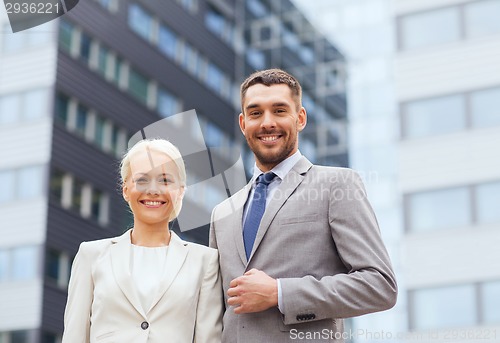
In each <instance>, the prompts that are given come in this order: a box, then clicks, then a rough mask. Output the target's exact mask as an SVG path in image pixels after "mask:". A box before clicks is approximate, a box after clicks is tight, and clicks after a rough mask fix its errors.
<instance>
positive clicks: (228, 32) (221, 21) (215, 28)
mask: <svg viewBox="0 0 500 343" xmlns="http://www.w3.org/2000/svg"><path fill="white" fill-rule="evenodd" d="M205 26H206V27H207V28H208V29H209V30H210V31H211V32H212V33H214V34H215V35H216V36H218V37H219V38H221V39H222V40H223V41H225V42H226V43H228V44H232V43H233V34H234V28H233V24H232V23H231V21H230V20H229V19H228V18H226V17H225V16H224V15H223V14H221V13H220V12H219V11H217V10H216V9H214V8H213V7H211V6H209V8H208V9H207V13H206V14H205Z"/></svg>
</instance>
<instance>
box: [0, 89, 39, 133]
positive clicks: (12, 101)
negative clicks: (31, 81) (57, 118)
mask: <svg viewBox="0 0 500 343" xmlns="http://www.w3.org/2000/svg"><path fill="white" fill-rule="evenodd" d="M48 99H49V92H48V89H47V88H41V89H33V90H30V91H27V92H23V93H15V94H8V95H4V96H0V125H2V124H13V123H16V122H21V121H34V120H37V119H39V118H42V117H44V116H46V115H47V111H48Z"/></svg>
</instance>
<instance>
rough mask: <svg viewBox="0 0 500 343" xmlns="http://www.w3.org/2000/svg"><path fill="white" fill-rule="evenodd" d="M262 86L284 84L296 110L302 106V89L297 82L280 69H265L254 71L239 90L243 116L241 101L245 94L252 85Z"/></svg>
mask: <svg viewBox="0 0 500 343" xmlns="http://www.w3.org/2000/svg"><path fill="white" fill-rule="evenodd" d="M256 84H263V85H264V86H268V87H269V86H271V85H280V84H285V85H288V88H290V91H291V92H292V98H293V99H294V100H295V104H296V105H297V110H299V108H300V107H301V104H302V87H301V86H300V83H299V81H298V80H297V79H296V78H295V77H293V76H292V75H290V74H289V73H287V72H286V71H284V70H281V69H277V68H274V69H265V70H260V71H256V72H255V73H253V74H251V75H250V76H249V77H247V79H246V80H245V81H243V83H242V84H241V88H240V98H241V99H240V100H241V112H242V113H243V114H245V110H244V108H243V101H244V99H245V94H246V92H247V90H248V88H250V87H251V86H253V85H256Z"/></svg>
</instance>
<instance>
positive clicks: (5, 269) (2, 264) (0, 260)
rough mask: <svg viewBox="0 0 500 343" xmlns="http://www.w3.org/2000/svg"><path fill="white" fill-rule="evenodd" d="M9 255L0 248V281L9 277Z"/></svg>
mask: <svg viewBox="0 0 500 343" xmlns="http://www.w3.org/2000/svg"><path fill="white" fill-rule="evenodd" d="M9 265H10V256H9V251H8V250H5V249H3V250H2V249H0V282H2V281H6V280H8V279H9V274H10V272H9ZM0 342H1V341H0Z"/></svg>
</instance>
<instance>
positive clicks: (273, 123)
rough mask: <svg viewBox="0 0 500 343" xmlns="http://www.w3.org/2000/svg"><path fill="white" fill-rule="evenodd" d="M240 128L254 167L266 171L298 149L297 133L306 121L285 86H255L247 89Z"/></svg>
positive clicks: (302, 112) (290, 92)
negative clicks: (253, 159) (252, 157)
mask: <svg viewBox="0 0 500 343" xmlns="http://www.w3.org/2000/svg"><path fill="white" fill-rule="evenodd" d="M243 111H244V113H241V114H240V117H239V120H240V128H241V132H243V135H244V136H245V138H246V140H247V143H248V146H249V147H250V149H251V150H252V151H253V153H254V155H255V160H256V163H257V166H258V167H259V169H261V170H262V171H264V172H265V171H269V170H271V169H272V168H273V167H274V166H276V165H277V164H279V163H280V162H281V161H283V160H284V159H286V158H287V157H289V156H291V155H292V154H294V153H295V152H296V151H297V149H298V133H299V132H300V131H302V130H303V129H304V127H305V126H306V122H307V115H306V111H305V109H304V108H303V107H300V108H299V109H298V110H297V105H296V103H295V101H294V99H293V97H292V91H291V90H290V88H289V87H288V85H286V84H278V85H271V86H269V87H268V86H265V85H263V84H255V85H253V86H251V87H249V88H248V89H247V92H246V94H245V98H244V100H243Z"/></svg>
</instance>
